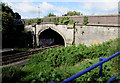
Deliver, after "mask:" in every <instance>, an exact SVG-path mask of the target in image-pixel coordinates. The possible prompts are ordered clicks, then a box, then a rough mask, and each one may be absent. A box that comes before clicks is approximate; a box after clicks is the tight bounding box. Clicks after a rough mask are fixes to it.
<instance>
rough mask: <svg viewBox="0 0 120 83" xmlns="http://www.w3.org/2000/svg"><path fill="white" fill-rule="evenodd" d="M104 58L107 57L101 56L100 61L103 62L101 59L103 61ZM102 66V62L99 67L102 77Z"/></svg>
mask: <svg viewBox="0 0 120 83" xmlns="http://www.w3.org/2000/svg"><path fill="white" fill-rule="evenodd" d="M104 59H105V58H104V57H100V59H99V61H100V62H101V61H103V60H104ZM102 67H103V66H102V64H101V65H100V67H99V68H100V70H99V75H100V77H102V75H103V74H102V70H103V69H102Z"/></svg>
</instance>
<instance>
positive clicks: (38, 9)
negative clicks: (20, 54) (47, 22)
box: [38, 6, 40, 18]
mask: <svg viewBox="0 0 120 83" xmlns="http://www.w3.org/2000/svg"><path fill="white" fill-rule="evenodd" d="M39 10H40V7H39V6H38V18H40V11H39Z"/></svg>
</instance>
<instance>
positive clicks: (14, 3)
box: [0, 0, 119, 18]
mask: <svg viewBox="0 0 120 83" xmlns="http://www.w3.org/2000/svg"><path fill="white" fill-rule="evenodd" d="M0 2H5V3H7V4H8V5H9V6H10V7H11V8H12V9H13V11H14V12H18V13H19V14H20V15H21V17H22V18H38V17H44V16H47V15H48V14H49V13H54V14H55V15H57V16H62V15H63V14H65V13H67V12H68V11H77V12H81V13H83V15H108V14H118V2H119V0H0Z"/></svg>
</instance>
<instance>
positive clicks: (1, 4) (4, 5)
mask: <svg viewBox="0 0 120 83" xmlns="http://www.w3.org/2000/svg"><path fill="white" fill-rule="evenodd" d="M0 7H2V12H6V13H7V14H10V15H11V16H14V12H13V10H12V9H11V8H10V7H9V6H8V5H7V4H5V3H2V2H0Z"/></svg>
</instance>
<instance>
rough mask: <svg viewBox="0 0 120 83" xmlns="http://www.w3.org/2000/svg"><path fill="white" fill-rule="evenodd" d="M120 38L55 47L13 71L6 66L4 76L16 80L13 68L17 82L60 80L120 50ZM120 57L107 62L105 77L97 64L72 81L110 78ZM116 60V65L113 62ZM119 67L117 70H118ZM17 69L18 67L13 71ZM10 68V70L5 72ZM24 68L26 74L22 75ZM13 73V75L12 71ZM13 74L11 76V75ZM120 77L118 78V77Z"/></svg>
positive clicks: (92, 80) (31, 82)
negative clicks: (93, 43)
mask: <svg viewBox="0 0 120 83" xmlns="http://www.w3.org/2000/svg"><path fill="white" fill-rule="evenodd" d="M119 42H120V39H115V40H111V41H108V42H104V43H102V44H100V45H93V46H90V47H87V46H85V45H82V44H81V45H79V46H75V45H73V46H69V47H63V48H55V49H50V50H47V51H43V52H42V53H39V54H35V55H33V56H32V57H31V58H30V60H29V63H28V64H27V65H26V66H24V67H21V68H20V70H19V68H13V69H12V70H13V72H12V73H11V72H9V71H7V70H8V69H9V68H5V69H3V73H4V76H3V79H6V78H7V79H8V80H7V79H6V81H9V80H13V81H15V79H13V78H14V75H16V74H15V73H14V72H16V73H17V72H18V73H17V74H18V75H20V76H19V77H18V78H17V79H18V80H17V82H18V83H47V82H50V81H56V82H60V81H62V80H64V79H66V78H68V77H70V76H72V75H74V74H76V73H78V72H79V71H82V70H84V69H86V68H88V67H90V66H92V65H93V64H96V63H98V62H99V57H109V56H111V55H112V54H114V53H116V52H119V51H120V50H119V48H118V43H119ZM119 60H120V59H119V57H118V58H117V59H113V60H111V61H109V62H107V63H105V64H104V68H103V77H102V78H100V77H99V69H98V68H95V69H93V70H92V71H90V72H88V73H86V74H84V75H82V76H80V77H79V78H77V79H76V80H74V81H72V82H71V83H79V82H81V81H90V82H98V81H107V80H108V79H109V78H111V77H112V76H114V75H116V74H117V73H116V71H119V67H120V65H119V64H118V62H119ZM112 64H114V65H112ZM116 69H117V70H116ZM14 70H18V71H14ZM6 71H7V73H6ZM21 72H25V73H26V74H25V75H24V74H23V75H22V77H21V74H22V73H21ZM11 74H12V75H11ZM9 75H11V77H9ZM118 79H119V78H117V80H118Z"/></svg>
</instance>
